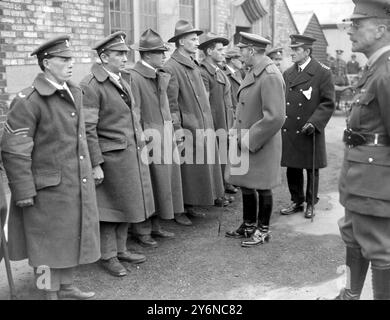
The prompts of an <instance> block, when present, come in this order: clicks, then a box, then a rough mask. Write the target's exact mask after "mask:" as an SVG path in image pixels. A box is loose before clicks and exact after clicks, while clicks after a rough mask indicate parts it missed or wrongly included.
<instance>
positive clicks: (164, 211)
mask: <svg viewBox="0 0 390 320" xmlns="http://www.w3.org/2000/svg"><path fill="white" fill-rule="evenodd" d="M132 49H134V50H138V51H139V52H140V55H141V60H140V61H138V62H137V63H136V65H135V66H134V68H133V69H131V70H130V76H131V85H132V92H133V95H134V100H135V107H136V108H137V109H138V112H140V118H141V124H142V127H143V129H144V130H148V129H153V130H156V132H158V133H159V137H160V139H161V140H160V142H161V145H159V146H155V145H153V148H157V147H158V148H159V151H160V152H161V158H160V159H158V160H157V161H160V162H159V163H151V164H150V174H151V178H152V186H153V194H154V200H155V207H156V214H155V215H154V216H153V217H151V218H150V219H148V220H146V221H145V222H141V223H137V224H133V232H134V234H135V236H136V238H137V239H138V241H139V242H140V243H141V244H142V245H144V246H149V247H156V246H157V242H156V241H155V240H154V238H164V239H171V238H174V236H175V235H174V234H173V233H171V232H168V231H165V230H163V229H162V227H161V225H160V220H161V219H163V220H173V219H174V213H175V212H177V213H180V212H184V204H183V191H182V183H181V174H180V164H179V163H177V162H175V161H174V158H176V159H178V158H179V154H178V152H177V146H176V143H175V141H172V143H165V141H167V139H169V136H168V137H167V136H166V131H165V130H166V129H167V126H169V131H170V132H171V133H172V137H173V126H172V117H171V113H170V110H169V101H168V96H167V88H168V84H169V80H170V75H169V74H168V73H166V72H164V71H163V70H162V67H163V65H164V62H165V52H166V51H168V50H169V49H168V47H167V46H166V45H165V44H164V41H163V40H162V38H161V37H160V35H159V34H158V33H156V32H155V31H153V30H152V29H148V30H146V31H145V32H144V33H143V34H142V35H141V39H140V41H139V43H138V44H136V45H133V47H132ZM152 143H153V141H152ZM167 148H169V149H167ZM152 151H156V150H154V149H153V150H152ZM167 152H169V153H170V154H171V155H172V156H170V157H169V159H172V160H173V161H172V163H165V160H164V159H165V157H164V155H165V154H166V153H167ZM168 161H169V160H168Z"/></svg>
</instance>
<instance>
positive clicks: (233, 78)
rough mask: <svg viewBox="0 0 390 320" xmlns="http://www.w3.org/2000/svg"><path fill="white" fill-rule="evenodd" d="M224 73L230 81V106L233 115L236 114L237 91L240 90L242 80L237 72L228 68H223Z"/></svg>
mask: <svg viewBox="0 0 390 320" xmlns="http://www.w3.org/2000/svg"><path fill="white" fill-rule="evenodd" d="M225 73H226V75H227V77H228V79H229V81H230V84H231V91H232V104H233V110H234V113H235V112H236V109H237V104H238V101H237V93H238V90H239V89H240V86H241V83H242V78H241V74H240V72H239V71H236V72H233V71H232V70H231V69H229V68H228V67H225Z"/></svg>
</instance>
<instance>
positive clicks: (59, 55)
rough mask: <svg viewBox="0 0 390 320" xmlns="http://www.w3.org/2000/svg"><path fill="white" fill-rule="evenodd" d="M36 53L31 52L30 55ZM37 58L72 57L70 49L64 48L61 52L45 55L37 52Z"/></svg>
mask: <svg viewBox="0 0 390 320" xmlns="http://www.w3.org/2000/svg"><path fill="white" fill-rule="evenodd" d="M33 55H36V53H34V54H31V56H33ZM38 56H39V58H47V57H59V58H73V52H72V51H71V50H66V51H62V52H55V53H49V52H48V53H47V55H41V54H38Z"/></svg>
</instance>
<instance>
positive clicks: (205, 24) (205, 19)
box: [199, 0, 212, 33]
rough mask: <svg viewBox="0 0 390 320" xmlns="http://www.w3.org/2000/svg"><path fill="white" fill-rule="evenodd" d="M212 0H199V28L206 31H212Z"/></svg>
mask: <svg viewBox="0 0 390 320" xmlns="http://www.w3.org/2000/svg"><path fill="white" fill-rule="evenodd" d="M211 12H212V8H211V1H210V0H199V28H200V29H201V30H202V31H204V32H205V33H207V32H210V31H211Z"/></svg>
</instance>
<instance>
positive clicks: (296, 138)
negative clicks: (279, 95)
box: [282, 59, 335, 169]
mask: <svg viewBox="0 0 390 320" xmlns="http://www.w3.org/2000/svg"><path fill="white" fill-rule="evenodd" d="M283 76H284V80H285V82H286V122H285V124H284V126H283V129H282V138H283V155H282V166H283V167H288V168H296V169H312V168H313V136H307V135H305V134H304V133H302V128H303V127H304V126H305V124H306V123H308V122H310V123H312V124H313V125H314V126H315V128H316V131H315V139H316V146H315V147H316V154H315V167H316V169H321V168H325V167H326V166H327V156H326V143H325V127H326V125H327V124H328V122H329V120H330V118H331V117H332V114H333V112H334V110H335V102H334V101H335V90H334V85H333V81H332V74H331V72H330V69H329V68H328V67H326V66H325V65H323V64H320V63H319V62H317V61H316V60H315V59H312V60H311V62H310V63H309V64H308V66H307V67H306V68H305V69H304V70H303V71H302V72H298V70H297V67H296V65H293V66H292V67H291V68H289V69H288V70H286V71H285V72H284V74H283Z"/></svg>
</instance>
